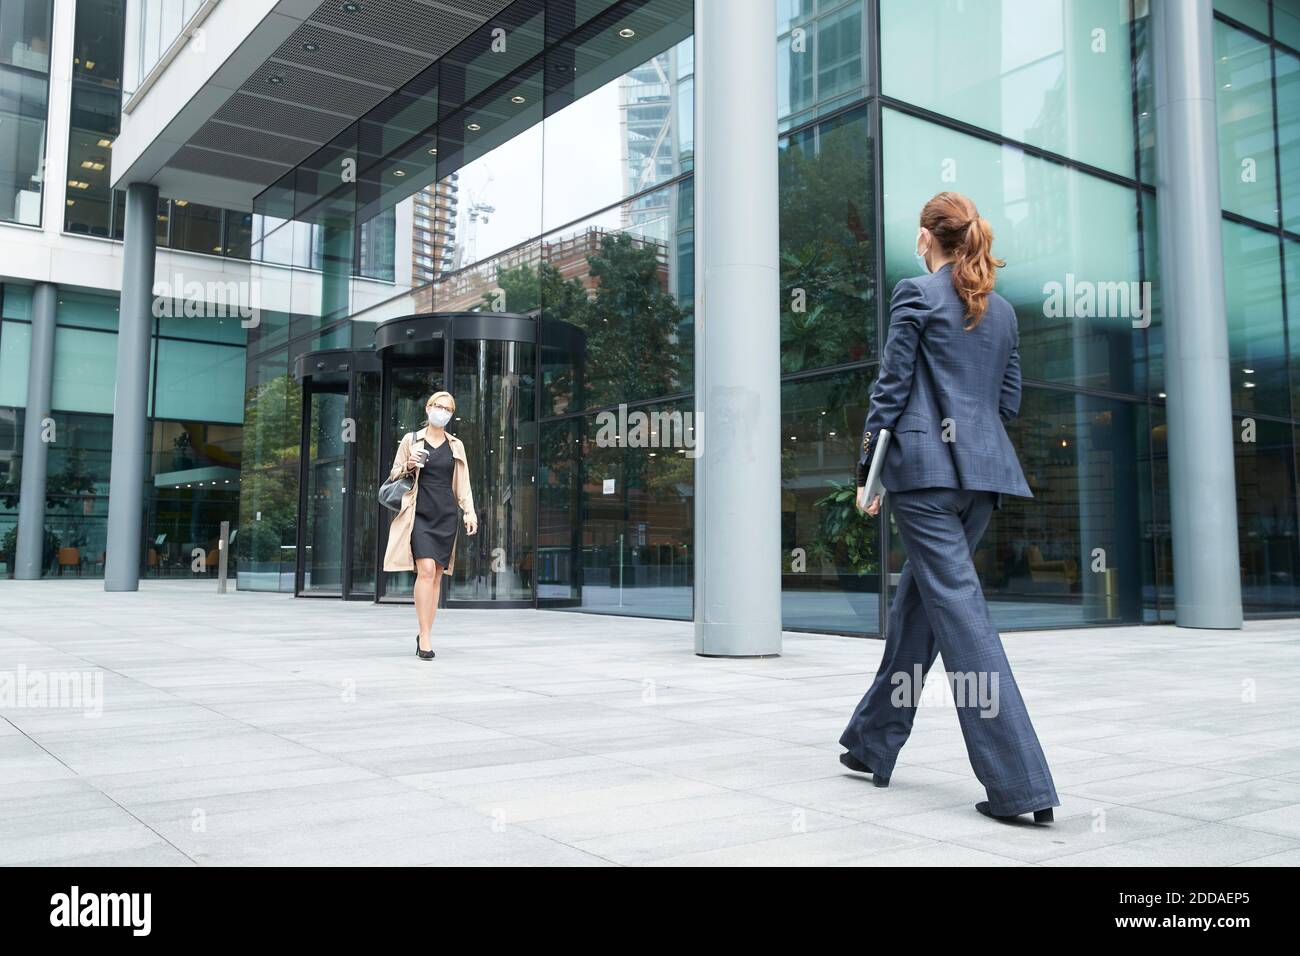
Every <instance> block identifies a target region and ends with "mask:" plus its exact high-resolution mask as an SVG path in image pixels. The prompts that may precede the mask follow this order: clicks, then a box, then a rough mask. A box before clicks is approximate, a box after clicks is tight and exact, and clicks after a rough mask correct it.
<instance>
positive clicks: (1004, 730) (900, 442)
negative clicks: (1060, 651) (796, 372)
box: [840, 192, 1060, 823]
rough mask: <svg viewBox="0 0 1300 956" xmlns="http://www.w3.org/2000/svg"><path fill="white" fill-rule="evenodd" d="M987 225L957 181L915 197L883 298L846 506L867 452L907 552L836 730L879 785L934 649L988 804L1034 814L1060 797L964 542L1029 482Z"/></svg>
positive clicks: (851, 757)
mask: <svg viewBox="0 0 1300 956" xmlns="http://www.w3.org/2000/svg"><path fill="white" fill-rule="evenodd" d="M992 246H993V231H992V229H990V228H989V224H988V222H987V221H986V220H984V219H981V218H980V215H979V212H978V211H977V210H976V208H975V204H974V203H972V202H971V201H970V200H969V199H967V198H966V197H965V196H962V195H961V194H959V193H953V192H944V193H940V194H939V195H937V196H935V197H934V198H933V199H931V200H930V201H929V202H928V203H926V204H925V208H924V209H922V210H921V219H920V230H919V232H918V234H917V237H916V256H917V261H918V264H919V265H920V267H921V268H922V269H923V270H924V272H925V274H924V275H922V276H919V277H917V278H915V279H904V280H903V281H902V282H900V283H898V285H897V286H896V287H895V289H894V296H893V300H892V301H891V303H890V319H889V335H888V338H887V341H886V343H885V351H884V355H883V356H881V362H880V374H879V376H878V377H877V379H876V382H875V384H874V385H873V386H872V389H871V405H870V412H869V414H868V415H867V421H866V424H865V426H864V428H863V433H862V454H861V456H860V457H859V460H858V507H859V508H860V509H862V510H863V511H865V512H866V513H867V514H869V515H872V516H874V515H876V514H878V513H879V509H880V497H879V496H878V495H877V496H876V497H874V498H873V500H871V501H866V500H864V499H865V491H866V489H865V487H864V485H865V484H866V477H867V472H868V470H869V468H870V465H871V460H872V457H873V456H874V454H875V446H874V445H873V442H872V438H873V436H875V435H878V434H879V433H880V431H881V429H888V430H889V431H890V434H891V439H890V442H889V445H888V447H887V449H886V451H885V460H884V461H883V462H882V463H881V477H882V483H883V484H884V487H885V489H886V490H887V491H888V492H889V494H890V508H891V510H892V513H893V516H894V521H895V523H896V524H897V526H898V530H899V534H900V536H901V537H902V539H903V545H904V547H905V548H906V549H907V560H906V561H905V562H904V564H903V569H902V573H901V574H900V575H899V582H898V590H897V592H896V593H895V595H894V601H893V604H892V605H891V606H890V611H889V622H888V627H887V633H886V640H885V652H884V656H883V658H882V659H881V662H880V670H879V671H878V672H877V673H876V678H875V680H874V681H873V682H872V684H871V688H870V689H869V690H868V691H867V694H866V696H865V697H863V698H862V702H861V703H860V704H858V706H857V709H856V710H855V711H854V712H853V717H852V719H851V720H850V721H849V725H848V727H847V728H845V730H844V733H843V734H842V735H841V737H840V743H841V744H842V745H843V746H844V747H845V748H846V752H845V753H844V754H841V756H840V762H841V763H843V764H844V765H845V766H846V767H848V768H849V769H851V770H855V771H858V772H860V773H870V774H871V775H872V778H873V781H874V782H875V784H876V785H877V786H882V787H883V786H888V784H889V777H890V774H891V773H892V772H893V769H894V762H895V761H896V760H897V759H898V752H899V751H900V750H901V749H902V747H903V744H904V743H906V741H907V737H908V734H909V733H910V732H911V730H912V722H913V719H914V718H915V716H916V707H917V705H918V703H919V701H920V694H921V685H922V683H923V682H924V679H925V674H926V673H927V672H928V671H929V669H930V665H931V664H933V663H934V659H935V656H936V655H937V654H942V655H943V663H944V670H945V673H946V675H947V678H948V680H949V681H950V683H951V685H952V691H953V698H954V700H955V702H956V704H957V714H958V717H959V719H960V722H961V730H962V734H963V736H964V737H965V739H966V751H967V753H968V754H969V756H970V761H971V766H972V767H973V768H974V770H975V776H976V777H977V778H978V779H979V781H980V783H981V784H983V785H984V788H985V791H986V793H987V794H988V800H987V801H982V802H980V803H977V804H976V805H975V808H976V809H977V810H979V811H980V812H981V813H983V814H984V815H985V816H989V817H993V818H995V819H999V820H1006V821H1014V820H1018V819H1019V817H1020V815H1021V814H1028V813H1032V814H1033V817H1034V822H1035V823H1045V822H1049V821H1051V819H1052V807H1056V806H1060V801H1059V800H1057V797H1056V788H1055V786H1054V785H1053V783H1052V774H1051V771H1050V770H1049V769H1048V766H1047V759H1046V757H1044V755H1043V749H1042V747H1041V746H1040V745H1039V743H1038V737H1037V735H1036V734H1035V733H1034V728H1033V725H1032V724H1031V723H1030V721H1029V714H1028V712H1027V711H1026V710H1025V703H1024V700H1023V699H1022V698H1021V696H1020V690H1019V688H1018V687H1017V686H1016V681H1015V678H1014V677H1013V676H1012V674H1011V667H1010V665H1008V663H1007V658H1006V654H1005V652H1004V651H1003V648H1002V640H1001V638H1000V637H999V636H998V632H997V631H996V630H995V629H994V627H993V623H992V621H991V620H990V618H989V611H988V606H987V605H986V604H985V602H984V594H983V591H982V590H981V587H980V581H979V577H978V575H977V574H976V572H975V565H974V562H973V560H972V556H973V554H974V552H975V546H976V545H977V544H978V543H979V540H980V538H981V536H982V535H983V534H984V529H985V528H986V527H987V526H988V522H989V518H990V516H991V515H992V513H993V511H994V509H996V508H998V507H1000V506H1001V503H1002V496H1003V495H1006V494H1010V495H1018V496H1023V497H1032V493H1031V492H1030V490H1029V485H1028V484H1027V483H1026V481H1025V476H1024V473H1023V472H1022V471H1021V469H1020V461H1019V459H1018V458H1017V457H1016V451H1015V448H1014V447H1013V446H1012V444H1011V440H1010V439H1009V438H1008V437H1007V432H1006V428H1005V427H1004V426H1005V423H1006V422H1009V421H1011V420H1012V419H1013V418H1015V417H1016V415H1017V414H1018V413H1019V410H1020V353H1019V329H1018V327H1017V324H1016V315H1015V312H1014V310H1013V309H1012V308H1011V305H1010V303H1008V302H1007V300H1006V299H1004V298H1002V297H1001V296H1000V295H998V294H997V293H996V292H994V291H993V283H994V279H995V274H996V270H997V269H998V268H1000V267H1001V266H1002V265H1004V263H1003V262H1002V260H1000V259H997V258H995V257H994V256H993V251H992Z"/></svg>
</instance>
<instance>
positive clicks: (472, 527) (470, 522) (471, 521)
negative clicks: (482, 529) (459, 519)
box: [465, 515, 478, 535]
mask: <svg viewBox="0 0 1300 956" xmlns="http://www.w3.org/2000/svg"><path fill="white" fill-rule="evenodd" d="M465 533H466V534H468V535H475V534H478V518H477V517H476V516H474V515H466V516H465Z"/></svg>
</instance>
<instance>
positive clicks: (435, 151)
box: [429, 146, 438, 156]
mask: <svg viewBox="0 0 1300 956" xmlns="http://www.w3.org/2000/svg"><path fill="white" fill-rule="evenodd" d="M429 155H430V156H437V155H438V147H437V146H432V147H430V148H429Z"/></svg>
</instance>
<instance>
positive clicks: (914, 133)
mask: <svg viewBox="0 0 1300 956" xmlns="http://www.w3.org/2000/svg"><path fill="white" fill-rule="evenodd" d="M884 121H885V122H884V137H885V144H884V150H885V253H886V260H885V264H886V270H885V274H886V279H887V282H886V289H892V288H893V287H894V285H895V284H897V282H898V280H899V279H902V278H905V277H907V276H910V275H915V274H916V273H917V271H918V269H917V266H916V262H915V259H914V255H913V254H914V251H915V248H916V234H917V222H918V219H919V216H920V211H921V207H922V206H923V205H924V204H925V202H926V201H927V200H928V199H929V198H930V197H931V196H933V195H934V194H935V193H937V192H940V191H941V190H945V189H957V190H959V191H961V192H963V193H965V194H966V195H968V196H970V197H971V198H972V199H973V200H974V201H975V202H976V203H977V204H978V206H979V210H980V214H981V215H982V216H983V217H984V218H985V219H987V220H988V221H989V223H990V224H991V225H992V227H993V234H994V242H993V251H994V253H995V254H996V255H998V256H1000V257H1002V258H1004V259H1006V261H1007V266H1006V268H1005V269H1003V270H1002V271H1001V272H1000V273H999V274H998V284H997V291H998V292H999V293H1000V294H1002V295H1003V296H1005V297H1006V298H1007V299H1008V300H1009V301H1010V302H1011V304H1012V305H1013V306H1014V307H1015V309H1016V313H1017V315H1018V316H1019V319H1020V361H1021V367H1022V371H1023V374H1024V376H1025V377H1026V378H1038V379H1046V380H1049V381H1054V382H1063V383H1068V384H1072V385H1080V386H1092V387H1096V388H1108V389H1111V390H1113V391H1119V392H1133V391H1135V390H1136V388H1137V385H1138V383H1139V379H1138V378H1137V375H1136V373H1135V368H1136V367H1137V366H1138V365H1139V364H1140V363H1141V362H1142V361H1143V360H1144V356H1145V330H1144V329H1143V327H1142V326H1143V325H1144V324H1145V319H1144V317H1143V313H1144V307H1145V303H1146V301H1147V300H1148V298H1149V287H1144V286H1142V285H1141V281H1140V280H1141V270H1140V268H1139V256H1138V235H1137V195H1136V193H1135V192H1134V190H1132V189H1127V188H1125V187H1122V186H1117V185H1114V184H1113V183H1110V182H1106V181H1104V180H1101V179H1097V178H1095V177H1093V176H1089V175H1087V174H1085V173H1079V172H1075V171H1073V170H1070V169H1067V168H1066V167H1064V166H1061V165H1058V164H1056V163H1050V162H1047V161H1045V160H1040V159H1036V158H1034V157H1032V156H1027V155H1026V154H1024V153H1022V152H1021V151H1020V150H1017V149H1014V148H1011V147H999V146H996V145H994V144H992V143H987V142H985V141H983V140H980V139H976V138H974V137H971V136H967V135H965V134H962V133H957V132H954V131H951V130H947V129H944V128H941V127H938V126H935V125H933V124H930V123H927V122H924V121H922V120H918V119H914V118H913V117H911V116H906V115H903V114H901V113H896V112H894V111H892V110H886V111H885V116H884ZM924 157H929V159H928V160H924V161H923V160H922V159H919V158H924Z"/></svg>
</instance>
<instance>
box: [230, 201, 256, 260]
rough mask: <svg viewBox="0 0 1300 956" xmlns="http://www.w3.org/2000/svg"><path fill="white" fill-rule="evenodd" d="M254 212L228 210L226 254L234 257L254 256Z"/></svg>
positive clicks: (246, 257)
mask: <svg viewBox="0 0 1300 956" xmlns="http://www.w3.org/2000/svg"><path fill="white" fill-rule="evenodd" d="M252 246H253V214H252V213H251V212H238V211H236V210H233V209H228V210H226V248H225V254H226V255H228V256H230V258H232V259H248V258H251V256H252Z"/></svg>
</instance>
